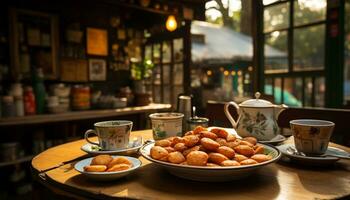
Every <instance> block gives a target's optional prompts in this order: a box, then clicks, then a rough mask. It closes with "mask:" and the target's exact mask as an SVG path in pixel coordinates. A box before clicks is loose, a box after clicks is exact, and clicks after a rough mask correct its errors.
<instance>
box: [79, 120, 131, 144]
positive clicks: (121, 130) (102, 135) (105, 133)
mask: <svg viewBox="0 0 350 200" xmlns="http://www.w3.org/2000/svg"><path fill="white" fill-rule="evenodd" d="M132 125H133V123H132V121H125V120H116V121H103V122H97V123H95V124H94V127H95V130H92V129H90V130H87V131H86V132H85V139H86V141H87V142H89V143H91V144H94V145H98V146H99V147H100V148H101V149H102V150H118V149H124V148H127V147H128V145H129V137H130V132H131V129H132ZM92 133H93V134H95V135H97V137H98V141H99V143H96V142H92V141H90V140H89V135H90V134H92Z"/></svg>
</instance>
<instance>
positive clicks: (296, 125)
mask: <svg viewBox="0 0 350 200" xmlns="http://www.w3.org/2000/svg"><path fill="white" fill-rule="evenodd" d="M289 123H290V126H291V129H292V133H293V136H294V143H295V148H296V149H297V150H298V151H300V152H303V153H305V154H309V155H320V154H324V153H325V152H326V150H327V148H328V143H329V140H330V138H331V135H332V132H333V129H334V126H335V124H334V123H333V122H331V121H325V120H316V119H298V120H292V121H290V122H289Z"/></svg>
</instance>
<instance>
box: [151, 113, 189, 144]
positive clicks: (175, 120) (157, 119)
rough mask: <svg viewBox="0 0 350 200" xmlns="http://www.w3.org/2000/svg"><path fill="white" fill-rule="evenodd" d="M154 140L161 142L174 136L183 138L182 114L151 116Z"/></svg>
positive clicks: (157, 114)
mask: <svg viewBox="0 0 350 200" xmlns="http://www.w3.org/2000/svg"><path fill="white" fill-rule="evenodd" d="M149 117H150V118H151V122H152V130H153V139H155V140H160V139H164V138H168V137H172V136H182V118H183V117H184V114H182V113H153V114H150V115H149Z"/></svg>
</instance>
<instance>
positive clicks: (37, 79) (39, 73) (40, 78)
mask: <svg viewBox="0 0 350 200" xmlns="http://www.w3.org/2000/svg"><path fill="white" fill-rule="evenodd" d="M33 88H34V94H35V102H36V113H37V114H43V113H44V111H45V95H46V91H45V85H44V74H43V70H42V68H37V69H36V73H35V74H34V77H33Z"/></svg>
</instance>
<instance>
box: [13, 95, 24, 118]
mask: <svg viewBox="0 0 350 200" xmlns="http://www.w3.org/2000/svg"><path fill="white" fill-rule="evenodd" d="M15 106H16V116H17V117H21V116H24V105H23V96H15Z"/></svg>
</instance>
